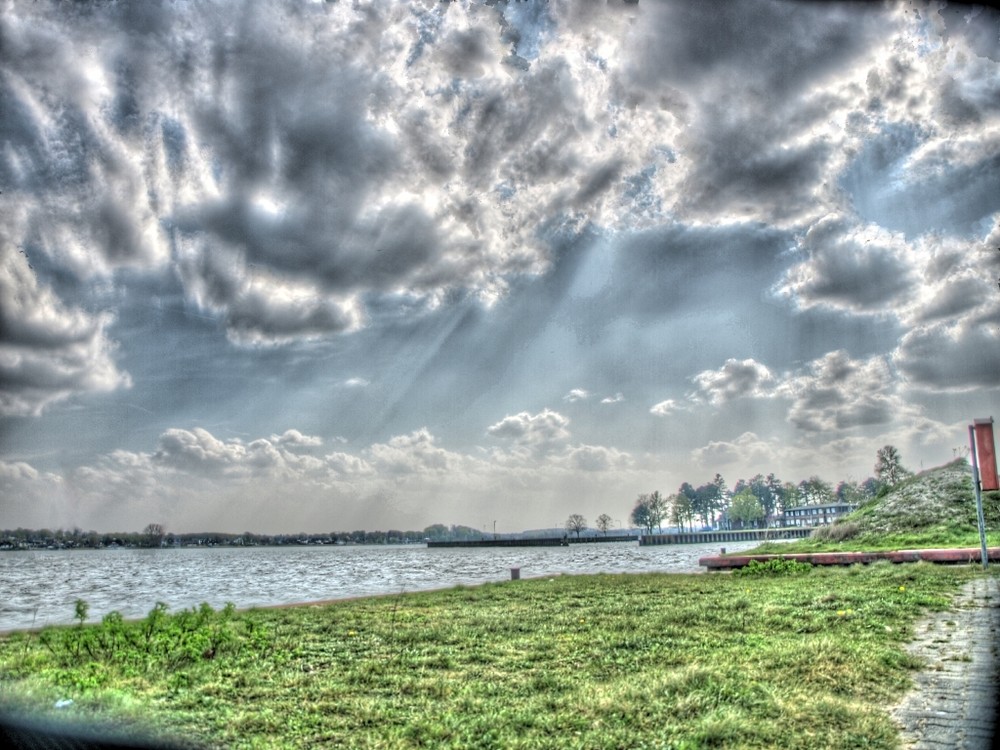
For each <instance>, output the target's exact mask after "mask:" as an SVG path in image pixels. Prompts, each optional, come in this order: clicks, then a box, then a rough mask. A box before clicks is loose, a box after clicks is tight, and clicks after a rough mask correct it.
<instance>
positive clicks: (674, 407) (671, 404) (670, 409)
mask: <svg viewBox="0 0 1000 750" xmlns="http://www.w3.org/2000/svg"><path fill="white" fill-rule="evenodd" d="M685 408H686V407H685V406H684V405H683V404H680V403H678V402H677V401H675V400H674V399H672V398H668V399H667V400H666V401H660V402H659V403H658V404H653V406H652V407H650V409H649V413H650V414H655V415H656V416H658V417H667V416H669V415H671V414H673V413H675V412H678V411H684V410H685Z"/></svg>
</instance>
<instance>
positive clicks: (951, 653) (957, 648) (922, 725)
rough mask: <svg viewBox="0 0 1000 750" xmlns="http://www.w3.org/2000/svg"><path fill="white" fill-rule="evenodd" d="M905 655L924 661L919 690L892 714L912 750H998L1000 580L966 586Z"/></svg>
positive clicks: (926, 623)
mask: <svg viewBox="0 0 1000 750" xmlns="http://www.w3.org/2000/svg"><path fill="white" fill-rule="evenodd" d="M907 650H908V651H909V652H910V653H911V654H914V655H915V656H919V657H920V658H921V659H924V660H925V661H926V665H927V666H926V667H925V668H924V670H923V671H922V672H920V673H919V674H918V675H917V676H916V678H915V682H916V686H915V687H914V689H913V690H911V691H910V692H909V693H908V694H907V695H906V697H905V698H904V699H903V701H902V702H901V703H900V704H899V705H898V706H896V707H895V708H894V709H893V712H892V715H893V718H894V719H895V720H896V721H897V723H898V724H899V725H900V727H901V729H902V739H903V746H904V747H905V748H909V749H911V750H945V749H947V750H990V749H991V748H996V747H1000V736H995V734H996V733H997V729H1000V727H998V726H997V718H998V716H997V708H998V702H1000V701H998V698H1000V578H998V577H997V576H996V575H993V576H983V577H980V578H977V579H976V580H974V581H972V582H971V583H969V584H967V585H966V586H965V587H964V588H963V589H962V592H961V594H960V595H959V596H958V598H957V599H956V601H955V608H954V609H953V610H952V611H948V612H936V613H934V614H932V615H931V616H929V617H928V618H926V619H924V620H922V621H921V622H919V623H918V624H917V627H916V638H915V640H914V641H913V642H912V643H911V644H910V645H909V646H908V647H907Z"/></svg>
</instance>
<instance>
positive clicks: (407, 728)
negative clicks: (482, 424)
mask: <svg viewBox="0 0 1000 750" xmlns="http://www.w3.org/2000/svg"><path fill="white" fill-rule="evenodd" d="M779 568H780V566H779ZM974 575H977V572H976V569H975V568H974V567H967V566H963V567H948V566H932V565H928V564H923V563H920V564H911V565H901V566H892V565H889V564H876V565H872V566H869V567H864V568H862V567H856V568H850V569H839V568H838V569H814V570H813V569H809V568H808V567H807V566H805V567H800V566H795V565H791V566H786V567H785V568H784V569H778V570H772V571H770V572H768V573H766V574H759V575H732V574H719V575H706V574H703V575H666V574H643V575H614V576H612V575H599V576H580V577H566V576H563V577H557V578H553V579H535V580H525V581H512V582H505V583H499V584H488V585H484V586H481V587H477V588H458V589H453V590H448V591H439V592H432V593H422V594H406V595H400V596H393V597H383V598H375V599H364V600H356V601H346V602H341V603H335V604H330V605H323V606H305V607H297V608H289V609H269V610H253V611H249V612H244V613H234V612H232V611H224V612H211V611H210V610H208V609H207V608H204V609H202V610H201V611H200V612H185V613H179V614H177V615H168V614H166V613H164V612H162V611H159V610H157V611H155V612H154V613H152V614H151V615H150V617H149V618H147V620H145V621H142V622H138V623H123V622H121V621H120V620H118V619H116V618H113V617H112V618H110V619H109V620H108V621H107V622H106V623H105V624H103V625H99V626H83V627H76V626H74V627H64V628H58V629H56V628H53V629H50V630H47V631H43V632H42V633H41V634H38V633H31V634H26V633H18V634H12V635H10V636H6V637H4V638H3V639H2V640H0V680H2V681H0V703H2V704H3V705H4V706H6V707H7V708H8V709H13V710H16V711H27V712H31V713H37V712H41V713H42V714H43V715H45V716H48V717H53V716H57V717H59V718H63V719H71V720H88V721H102V722H107V723H110V724H112V725H114V726H116V727H118V728H119V729H121V730H123V731H137V730H138V729H139V728H144V729H142V731H148V732H151V733H152V734H154V735H156V736H170V737H180V738H186V739H188V740H192V741H195V742H197V743H199V744H201V745H205V746H223V747H234V748H265V747H267V748H270V747H302V748H305V747H315V746H317V745H321V744H327V745H338V744H339V745H344V746H349V747H361V748H366V747H367V748H375V747H380V748H391V747H456V748H458V747H463V748H474V747H482V748H496V747H509V748H544V747H552V748H556V747H559V748H563V747H580V748H623V747H629V748H644V747H649V748H653V747H657V748H700V747H732V748H743V747H746V748H773V747H796V748H822V747H838V748H839V747H876V748H882V747H884V748H892V747H897V746H898V739H897V733H896V730H895V728H894V726H893V724H892V722H891V720H890V718H889V715H888V713H887V711H888V707H889V705H890V704H891V703H892V702H893V701H894V700H896V699H898V698H899V697H900V696H901V695H902V693H903V692H904V691H905V690H906V688H907V687H908V685H909V684H910V680H911V675H912V673H913V670H915V669H917V668H919V667H920V664H919V662H917V661H916V660H915V659H914V658H913V657H910V656H908V655H907V654H906V653H905V651H904V649H903V644H904V643H905V642H906V641H907V640H908V639H909V638H910V637H911V633H912V628H913V624H914V622H915V620H916V618H917V617H918V616H919V615H920V614H921V612H922V611H925V610H926V609H928V608H929V609H940V608H946V607H948V606H949V602H950V599H951V597H952V595H953V594H954V592H955V591H957V589H958V587H959V586H960V585H961V584H962V583H963V582H964V581H967V580H969V578H970V577H971V576H974ZM67 606H69V607H72V603H69V604H68V605H67ZM70 699H71V700H72V701H73V703H72V705H71V706H69V707H68V708H64V709H61V710H59V709H55V708H53V706H54V705H55V703H56V701H60V700H62V701H65V700H70Z"/></svg>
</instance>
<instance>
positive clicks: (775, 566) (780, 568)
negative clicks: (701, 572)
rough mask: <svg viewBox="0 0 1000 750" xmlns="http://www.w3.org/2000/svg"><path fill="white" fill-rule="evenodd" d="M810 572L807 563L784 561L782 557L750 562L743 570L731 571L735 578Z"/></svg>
mask: <svg viewBox="0 0 1000 750" xmlns="http://www.w3.org/2000/svg"><path fill="white" fill-rule="evenodd" d="M811 570H812V565H810V564H809V563H804V562H798V561H796V560H786V559H785V558H783V557H776V558H774V559H773V560H768V561H767V562H760V561H759V560H751V561H750V564H749V565H747V566H746V567H745V568H737V569H736V570H734V571H733V575H735V576H785V575H797V574H801V573H808V572H809V571H811Z"/></svg>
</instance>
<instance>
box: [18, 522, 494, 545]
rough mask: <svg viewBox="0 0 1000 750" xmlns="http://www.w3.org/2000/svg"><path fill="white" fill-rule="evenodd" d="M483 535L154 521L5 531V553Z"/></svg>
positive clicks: (444, 529) (440, 529) (460, 530)
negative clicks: (238, 529) (140, 525)
mask: <svg viewBox="0 0 1000 750" xmlns="http://www.w3.org/2000/svg"><path fill="white" fill-rule="evenodd" d="M482 537H483V532H482V531H480V530H479V529H474V528H472V527H470V526H461V525H453V526H450V527H449V526H445V525H444V524H433V525H432V526H428V527H427V528H425V529H423V530H422V531H417V530H412V531H401V530H398V529H389V530H388V531H380V530H375V531H367V530H364V529H359V530H356V531H332V532H324V533H313V534H306V533H298V534H255V533H253V532H250V531H244V532H243V533H242V534H229V533H223V532H193V533H184V534H174V533H172V532H167V530H166V529H165V528H164V526H163V524H158V523H151V524H149V525H147V526H146V528H144V529H143V530H142V531H139V532H134V531H125V532H122V531H116V532H108V533H101V532H97V531H83V530H82V529H79V528H74V529H71V530H65V529H55V530H51V529H24V528H18V529H5V530H0V549H47V548H52V549H103V548H107V547H175V546H184V547H186V546H204V547H216V546H232V547H240V546H243V547H265V546H283V545H296V544H412V543H416V542H423V541H425V540H428V539H430V540H432V541H462V540H470V539H481V538H482Z"/></svg>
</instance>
